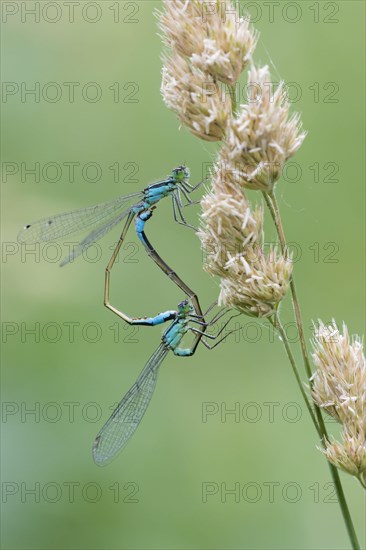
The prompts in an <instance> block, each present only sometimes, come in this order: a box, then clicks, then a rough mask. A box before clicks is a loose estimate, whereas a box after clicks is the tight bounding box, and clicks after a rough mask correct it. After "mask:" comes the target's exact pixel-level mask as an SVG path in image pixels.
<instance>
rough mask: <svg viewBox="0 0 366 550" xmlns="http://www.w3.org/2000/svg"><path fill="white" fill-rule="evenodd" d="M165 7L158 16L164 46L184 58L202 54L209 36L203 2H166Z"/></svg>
mask: <svg viewBox="0 0 366 550" xmlns="http://www.w3.org/2000/svg"><path fill="white" fill-rule="evenodd" d="M163 5H164V11H163V12H160V11H157V12H156V15H157V17H158V18H159V28H160V30H161V32H162V34H161V38H162V39H163V42H164V44H165V45H166V46H168V47H169V48H171V49H172V50H175V51H176V52H177V53H178V54H180V55H181V56H183V57H184V56H185V57H191V55H192V54H193V53H196V52H201V51H202V50H203V41H204V39H205V38H206V36H207V25H206V24H204V23H203V2H202V0H173V1H172V0H164V2H163Z"/></svg>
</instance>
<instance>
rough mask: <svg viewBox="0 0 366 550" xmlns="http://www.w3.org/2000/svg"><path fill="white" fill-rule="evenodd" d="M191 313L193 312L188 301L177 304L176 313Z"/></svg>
mask: <svg viewBox="0 0 366 550" xmlns="http://www.w3.org/2000/svg"><path fill="white" fill-rule="evenodd" d="M191 311H193V307H192V306H191V304H190V303H189V301H188V300H183V302H180V304H178V313H190V312H191Z"/></svg>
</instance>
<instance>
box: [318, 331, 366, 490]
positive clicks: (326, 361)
mask: <svg viewBox="0 0 366 550" xmlns="http://www.w3.org/2000/svg"><path fill="white" fill-rule="evenodd" d="M313 347H314V353H313V358H314V363H315V366H316V367H317V370H316V371H315V373H314V375H313V377H312V382H313V389H312V396H313V399H314V401H315V402H316V403H317V404H318V406H319V407H321V408H322V409H323V410H325V411H326V412H327V413H328V414H330V415H331V416H333V417H334V418H335V419H336V420H337V421H338V422H339V423H340V424H342V427H343V429H342V442H341V443H339V442H337V441H335V442H327V443H326V449H325V450H324V454H325V455H326V457H327V458H328V460H329V461H330V462H332V463H333V464H334V465H335V466H337V467H339V468H342V469H343V470H345V471H347V472H348V473H350V474H351V475H354V476H356V477H358V479H360V481H361V483H362V484H363V485H364V486H365V487H366V363H365V357H364V355H363V345H362V342H361V341H360V339H359V338H358V337H357V336H356V337H354V338H353V339H352V341H351V339H350V337H349V334H348V330H347V326H346V325H345V324H343V334H342V333H341V332H340V331H339V329H338V328H337V325H336V323H335V321H333V322H332V324H330V325H329V326H327V325H325V324H324V323H323V322H322V321H319V325H318V326H317V328H316V333H315V338H314V341H313Z"/></svg>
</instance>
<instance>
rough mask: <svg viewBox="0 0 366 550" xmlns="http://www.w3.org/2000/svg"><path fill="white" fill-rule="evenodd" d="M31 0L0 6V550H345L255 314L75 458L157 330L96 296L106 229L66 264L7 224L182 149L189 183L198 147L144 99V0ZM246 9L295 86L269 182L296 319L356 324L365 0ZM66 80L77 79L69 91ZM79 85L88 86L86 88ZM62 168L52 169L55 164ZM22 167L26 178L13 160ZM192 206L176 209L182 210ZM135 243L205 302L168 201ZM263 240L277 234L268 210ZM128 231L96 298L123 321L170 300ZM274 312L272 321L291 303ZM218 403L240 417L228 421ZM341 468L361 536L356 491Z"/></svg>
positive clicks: (330, 499) (276, 355) (98, 197)
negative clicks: (0, 85)
mask: <svg viewBox="0 0 366 550" xmlns="http://www.w3.org/2000/svg"><path fill="white" fill-rule="evenodd" d="M35 4H37V3H35V2H3V3H2V10H3V12H2V21H3V22H2V46H3V52H2V78H3V81H4V82H5V83H6V87H5V91H6V92H7V94H5V95H4V94H3V98H2V111H3V122H2V129H3V134H4V135H5V133H6V137H5V139H3V143H2V161H3V164H2V240H3V244H2V251H3V254H2V260H3V266H2V269H3V278H2V282H3V287H2V321H3V340H2V399H3V418H2V484H3V485H2V488H3V514H2V517H3V520H2V546H3V548H9V549H10V548H37V549H43V548H44V549H46V548H47V549H48V548H65V549H81V548H94V549H104V548H111V549H132V548H136V549H138V548H144V549H153V548H154V549H161V548H175V549H178V548H179V549H186V548H200V549H208V548H210V549H211V548H213V549H219V548H220V549H229V548H230V549H232V548H258V549H260V548H268V549H272V548H281V549H283V548H299V549H300V548H301V549H305V548H306V549H308V548H314V549H315V548H316V549H320V548H322V549H323V548H332V549H344V548H349V542H348V539H347V535H346V531H345V527H344V525H343V522H342V518H341V514H340V510H339V507H338V505H337V504H336V503H335V502H334V500H335V498H334V492H333V488H332V486H331V485H330V476H329V470H328V467H327V464H326V462H325V460H324V459H323V458H322V456H321V454H320V452H319V451H317V450H316V445H317V444H318V441H317V438H316V434H315V432H314V429H313V427H312V425H311V424H310V421H309V419H308V417H307V414H306V411H305V409H304V407H303V405H302V402H301V399H300V395H299V391H298V388H297V386H296V384H295V382H294V379H293V376H292V373H291V371H290V367H289V364H288V362H287V360H286V357H285V355H284V352H283V349H282V347H281V344H280V342H279V341H278V340H277V339H276V338H273V336H272V334H271V333H270V331H269V329H268V324H267V323H265V322H261V323H256V322H255V321H253V320H251V319H248V318H244V317H243V318H241V321H240V323H241V324H242V331H241V333H240V334H241V336H240V338H239V337H237V336H236V337H235V338H233V337H230V338H229V339H228V341H227V342H226V343H225V344H223V345H222V346H220V347H219V348H217V349H215V351H212V352H208V351H207V350H206V349H205V348H203V347H202V349H201V348H200V349H199V350H198V352H197V354H196V355H195V356H194V357H193V358H191V359H189V360H188V359H187V360H181V359H179V358H175V357H173V356H172V357H170V356H169V357H168V358H167V360H166V362H165V363H164V365H163V367H162V369H161V373H160V380H159V383H158V387H157V390H156V394H155V397H154V399H153V401H152V403H151V406H150V409H149V410H148V413H147V415H146V417H145V419H144V421H143V422H142V424H141V426H140V428H139V430H138V432H137V433H136V435H135V437H134V438H133V440H132V441H131V443H130V444H129V445H128V447H127V448H126V449H125V452H124V453H123V454H122V455H120V456H119V457H118V459H117V460H115V461H114V462H113V463H112V464H111V465H110V466H108V467H107V468H104V469H101V468H98V467H96V466H95V465H94V463H93V461H92V458H91V451H90V449H91V444H92V441H93V439H94V437H95V435H96V433H97V431H98V430H99V428H100V427H101V425H102V423H103V422H104V421H105V420H106V419H107V418H108V416H109V414H110V412H111V407H113V405H114V404H115V403H116V401H118V400H119V399H120V398H121V397H122V396H123V394H124V393H125V391H126V390H127V389H128V388H129V386H130V385H131V384H132V382H133V381H134V380H135V378H136V377H137V375H138V373H139V371H140V369H141V368H142V366H143V365H144V363H145V361H146V359H147V358H148V357H149V356H150V354H151V352H152V351H153V350H154V349H155V347H156V346H157V344H158V342H159V340H160V334H161V328H159V327H156V328H151V329H148V328H145V329H142V328H140V330H132V329H131V328H130V327H125V326H123V325H122V323H119V322H118V320H117V318H116V317H114V316H113V315H112V314H111V313H110V312H108V311H107V310H106V309H105V308H103V306H102V295H103V280H104V267H105V264H106V263H107V260H108V258H109V255H110V253H111V247H112V245H113V243H114V242H115V241H116V239H117V238H118V229H117V230H115V231H114V232H113V233H112V234H110V235H108V237H106V238H105V239H104V240H103V241H102V243H101V244H102V248H101V249H100V250H99V251H100V252H101V257H99V258H98V259H97V261H92V259H91V260H90V261H86V260H84V259H80V260H78V262H77V263H75V265H69V266H67V267H65V268H63V269H59V268H58V262H57V258H56V260H54V258H55V254H56V256H57V253H58V252H59V250H58V249H56V248H51V247H49V248H44V247H43V248H40V249H38V251H37V250H36V253H39V257H35V256H34V255H32V254H30V253H29V254H28V255H26V256H24V254H23V256H22V254H21V251H20V249H19V248H18V245H17V244H16V235H17V233H18V230H19V229H20V228H21V227H22V226H23V225H24V224H25V223H27V222H30V221H32V220H36V219H38V218H41V217H43V216H47V215H48V214H53V213H57V212H62V211H65V210H72V209H76V208H78V207H83V206H88V205H91V204H94V203H98V202H103V201H106V200H109V199H111V198H113V197H115V196H118V195H122V194H127V193H130V192H133V191H137V190H140V189H142V188H143V187H145V186H146V185H147V184H148V183H151V182H152V181H155V180H157V179H159V178H161V177H163V176H165V175H166V174H168V173H169V172H170V170H171V169H172V168H173V167H174V166H176V165H177V164H180V163H182V162H186V163H187V164H188V166H189V167H190V169H191V172H192V182H197V181H199V180H200V179H201V178H202V177H203V176H204V175H205V165H206V164H207V163H209V162H210V160H211V159H212V158H213V156H214V155H215V151H216V150H217V148H216V146H215V145H213V144H207V143H204V142H201V141H199V140H198V139H196V138H194V137H193V136H192V135H190V134H189V133H188V132H187V131H186V130H184V129H181V130H179V124H178V122H177V120H176V119H175V117H174V115H173V113H171V112H169V111H168V110H167V109H166V108H165V107H164V104H163V102H162V99H161V96H160V92H159V88H160V71H161V61H160V55H161V50H162V46H161V42H160V39H159V37H158V35H157V27H156V20H155V18H154V17H153V12H154V10H155V8H159V7H160V2H153V1H145V2H140V1H139V2H135V1H133V2H122V1H121V2H112V1H111V2H110V1H103V2H79V3H77V4H78V5H76V4H75V8H74V9H75V11H74V16H73V22H70V19H72V17H71V12H70V10H71V8H70V6H69V7H68V6H67V5H65V4H66V3H65V2H51V3H48V2H41V3H40V8H39V9H41V12H40V20H39V22H37V21H36V20H35V19H36V16H35V15H32V14H30V13H28V12H27V10H31V9H34V7H35ZM274 4H276V6H275V5H274ZM245 5H247V6H248V8H249V11H250V12H251V13H252V15H253V17H255V19H256V23H255V25H256V27H257V28H258V29H259V30H260V32H261V40H260V42H259V44H258V47H257V50H256V52H255V60H256V61H257V62H258V63H262V64H264V63H268V64H270V68H271V71H272V74H273V78H274V79H275V80H278V79H279V78H280V77H281V78H283V79H285V80H286V81H287V82H291V83H293V85H292V87H291V93H294V96H293V97H296V94H295V91H297V93H298V97H297V99H298V100H297V101H296V102H295V103H294V108H295V109H296V110H298V111H300V112H301V113H302V118H303V123H304V127H305V129H306V130H307V131H308V132H309V135H308V137H307V139H306V141H305V143H304V145H303V147H302V148H301V150H300V152H299V153H298V155H297V156H296V157H295V159H294V163H293V164H292V165H291V167H290V169H289V171H288V173H287V177H286V180H287V181H282V182H281V183H280V184H279V185H278V196H279V200H280V203H281V208H282V212H283V217H284V223H285V227H286V231H287V234H288V240H289V241H291V242H292V243H294V247H296V250H297V252H298V261H297V262H296V266H295V274H296V279H297V285H298V289H299V294H300V298H301V303H302V307H303V314H304V319H305V323H306V327H307V334H308V336H310V335H311V328H310V327H311V319H317V318H318V317H321V318H322V319H323V320H325V321H329V320H330V319H331V318H332V317H334V318H335V319H336V320H337V321H338V322H341V321H342V320H345V321H346V322H347V324H348V327H349V329H350V331H351V332H352V333H355V332H357V333H362V332H363V329H364V327H363V313H364V272H363V262H362V261H361V258H362V255H363V221H364V201H363V199H364V172H363V170H364V168H363V167H364V151H365V143H364V105H363V100H364V11H365V8H364V6H365V5H364V3H363V2H357V1H349V0H347V1H346V2H327V3H325V2H301V3H294V2H291V3H289V2H280V3H262V2H261V3H256V2H251V3H243V4H242V7H243V6H245ZM47 6H48V7H47ZM55 6H56V7H55ZM270 6H272V8H273V9H274V12H273V14H272V15H271V12H270ZM36 9H38V8H37V7H36ZM42 10H44V11H42ZM58 18H59V20H57V19H58ZM94 19H95V22H94V23H93V22H92V20H94ZM297 19H298V20H297ZM52 20H54V22H53V23H52V22H51V21H52ZM291 21H292V22H291ZM271 60H273V63H274V64H275V68H274V66H273V64H272V63H271ZM51 82H53V83H56V85H57V86H56V87H55V86H53V87H52V86H48V87H47V84H48V83H51ZM67 82H78V83H80V85H79V86H76V87H75V98H74V101H73V102H70V101H69V96H68V90H69V89H70V86H71V85H67V84H65V83H67ZM91 82H94V83H97V86H98V89H99V90H101V92H102V96H101V97H100V99H99V100H98V101H95V102H91V101H90V100H91V99H93V97H94V95H93V94H94V92H95V90H96V88H95V87H93V86H89V87H88V86H86V87H85V85H86V84H88V83H91ZM243 82H245V77H244V81H243ZM22 83H23V88H24V86H26V87H27V88H28V89H30V88H32V87H33V88H34V86H37V85H36V84H35V83H39V86H40V97H39V102H38V101H35V98H34V96H32V95H25V96H24V97H22V95H21V89H22ZM116 83H118V85H117V84H116ZM294 83H295V84H294ZM45 85H46V87H45ZM17 86H18V88H19V91H17ZM68 86H69V88H68ZM110 87H113V88H112V89H110ZM117 89H118V90H119V98H118V99H119V100H118V101H115V99H117V97H116V95H115V94H116V90H117ZM57 90H58V92H59V91H60V90H61V96H60V97H59V98H57V97H56V99H58V100H57V101H55V102H50V98H51V99H52V97H55V96H54V94H55V93H56V92H57ZM10 92H12V94H11V93H10ZM58 92H57V93H58ZM42 93H43V94H44V95H45V97H47V98H48V101H47V100H45V99H44V97H43V95H42ZM83 94H84V96H83ZM88 99H89V101H88ZM74 162H75V163H78V164H77V165H75V178H74V181H70V180H71V179H72V178H70V177H69V173H68V166H70V164H64V163H74ZM90 162H93V163H96V164H97V165H98V169H99V170H100V172H101V174H99V176H100V177H99V179H98V177H96V172H95V170H94V168H93V166H89V167H88V163H90ZM9 163H13V164H9ZM22 163H23V165H22ZM35 163H39V167H40V177H39V181H36V179H37V178H35V177H34V175H31V174H30V173H26V172H25V170H26V169H30V168H32V166H33V167H34V165H35ZM47 163H56V164H57V166H59V167H61V173H57V171H56V169H55V165H49V166H48V164H47ZM117 163H118V164H117ZM117 165H118V166H119V175H118V177H117V176H115V174H116V171H115V170H116V166H117ZM111 166H114V167H115V168H114V171H113V170H112V169H111V168H110V167H111ZM11 172H14V173H13V174H11ZM97 176H98V174H97ZM52 179H55V180H57V181H54V182H52V181H50V180H52ZM92 179H98V181H94V182H93V181H91V180H92ZM115 180H117V181H115ZM251 197H252V198H253V199H254V200H255V199H256V196H254V194H251ZM198 212H199V207H198V206H196V207H193V208H192V209H191V210H190V211H189V212H188V214H187V216H188V217H189V219H190V221H191V222H193V223H197V215H198ZM149 236H150V238H151V241H152V242H153V243H154V244H155V245H157V246H158V249H159V251H160V252H161V254H162V255H163V257H164V258H165V259H166V260H167V261H168V262H169V263H170V264H171V265H172V266H174V268H175V269H176V270H177V272H178V273H179V274H181V276H182V277H183V279H185V280H186V281H187V283H188V284H190V285H191V286H192V287H193V288H194V289H195V290H196V291H197V293H198V294H199V296H200V298H201V303H202V304H203V305H204V306H208V305H209V304H210V303H211V302H212V301H213V300H214V299H216V297H217V292H218V282H217V281H215V280H214V279H212V278H209V277H208V276H207V275H206V274H205V273H204V272H203V270H202V253H201V251H200V246H199V241H198V239H197V237H196V236H195V235H194V233H193V232H190V231H189V230H185V229H184V228H182V227H181V226H178V225H177V224H175V223H174V222H173V219H172V215H171V206H170V203H169V201H167V202H166V203H164V204H161V205H159V208H158V211H157V212H156V214H155V216H154V218H153V220H152V221H151V222H150V225H149ZM266 237H267V240H268V241H270V240H273V239H274V238H275V234H274V231H273V227H272V226H271V224H270V223H269V224H268V226H267V233H266ZM70 240H73V239H70ZM127 241H128V243H127V248H126V249H125V252H124V254H125V255H126V256H127V260H128V261H127V260H126V261H125V262H124V263H123V262H122V261H120V262H119V263H118V264H117V265H116V268H115V270H114V271H113V273H112V301H113V303H115V304H117V305H119V306H120V307H122V308H123V309H124V310H125V311H127V312H129V313H130V314H131V315H152V314H155V313H157V312H158V311H161V310H165V309H172V308H175V307H176V304H177V303H178V302H179V301H180V300H181V299H182V294H181V293H180V292H179V291H178V290H177V289H176V288H175V287H174V285H173V284H172V283H171V282H169V280H168V279H167V278H164V276H163V275H162V274H161V273H160V272H159V270H158V269H157V268H156V267H155V266H154V265H153V264H152V262H151V261H149V260H148V259H146V258H145V255H144V253H143V251H141V249H140V248H139V247H138V245H137V243H136V241H135V239H134V236H133V232H131V233H130V235H129V237H128V239H127ZM30 251H31V249H30V248H29V249H28V252H30ZM63 251H64V252H65V251H66V248H65V247H63ZM282 311H283V316H284V320H285V321H287V322H288V321H290V320H291V306H290V304H289V303H288V301H287V302H286V303H285V304H284V305H283V309H282ZM72 327H74V328H73V330H72ZM32 329H35V330H36V334H32V333H31V332H30V331H31V330H32ZM73 331H74V334H73V336H72V334H71V333H72V332H73ZM70 334H71V336H70ZM289 334H290V336H291V335H293V333H291V327H290V330H289ZM296 353H297V351H296ZM235 408H236V411H237V412H238V411H239V416H235V415H233V414H231V415H230V414H225V411H226V412H227V411H228V410H232V409H235ZM31 410H34V411H35V412H34V413H33V414H32V413H31V412H29V411H31ZM205 411H206V412H207V411H211V413H212V414H210V415H209V416H207V415H206V416H204V415H203V413H204V412H205ZM271 411H272V414H270V413H271ZM204 420H205V421H204ZM328 426H329V429H330V430H331V431H332V432H334V433H335V434H337V427H336V426H334V425H332V424H330V423H328ZM341 475H342V480H343V482H344V487H345V491H346V495H347V498H348V501H349V506H350V510H351V513H352V516H353V518H354V521H355V526H356V529H357V532H358V534H359V537H360V541H361V543H362V544H363V545H364V543H365V517H364V514H365V500H364V494H363V493H362V489H361V488H360V486H359V485H358V484H357V483H356V481H354V480H353V479H352V478H351V477H349V476H346V475H343V474H341ZM207 484H209V485H207ZM233 489H234V490H235V491H236V493H234V494H233V493H230V492H229V491H230V490H231V491H232V490H233ZM32 491H33V492H32Z"/></svg>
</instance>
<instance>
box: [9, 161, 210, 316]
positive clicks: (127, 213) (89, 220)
mask: <svg viewBox="0 0 366 550" xmlns="http://www.w3.org/2000/svg"><path fill="white" fill-rule="evenodd" d="M188 180H189V170H188V168H187V167H186V166H178V167H177V168H175V169H174V170H173V171H172V173H171V174H170V176H168V177H167V178H166V179H164V180H162V181H159V182H157V183H154V184H152V185H149V186H148V187H146V188H145V189H143V191H141V192H138V193H132V194H130V195H124V196H121V197H117V198H116V199H114V200H112V201H110V202H106V203H101V204H97V205H95V206H90V207H88V208H84V209H81V210H75V211H73V212H66V213H63V214H58V215H56V216H52V217H49V218H45V219H42V220H39V221H37V222H34V223H31V224H27V225H26V226H25V227H24V228H23V229H22V231H20V233H19V235H18V241H19V242H20V243H27V244H31V243H36V242H42V241H56V240H59V239H61V238H64V237H66V236H68V235H73V234H76V233H79V232H82V231H86V230H90V229H92V231H91V232H90V233H88V235H87V236H86V237H85V238H84V239H82V240H81V241H80V243H79V244H78V245H77V246H76V247H75V248H74V249H73V251H72V252H71V253H70V254H69V255H68V256H67V257H66V258H64V260H63V261H62V262H61V264H60V265H61V266H64V265H66V264H68V263H70V262H72V261H73V260H74V259H75V258H77V257H78V256H80V255H81V254H82V253H83V251H84V250H85V249H86V248H87V247H88V246H89V245H90V244H91V243H95V242H96V241H98V240H99V239H101V238H102V237H103V236H104V235H106V234H107V233H108V232H109V231H111V229H113V228H114V227H115V226H116V225H118V224H119V223H120V222H121V221H122V220H124V219H126V221H125V224H124V226H123V229H122V233H121V236H120V238H119V240H118V243H117V246H116V247H115V250H114V252H113V254H112V257H111V259H110V261H109V262H108V265H107V267H106V270H105V286H104V305H105V306H106V307H107V308H108V309H110V310H111V311H113V312H114V313H115V314H116V315H118V316H119V317H121V318H122V319H123V320H124V321H126V322H127V323H130V324H131V323H132V322H133V317H129V316H128V315H127V314H125V313H124V312H122V311H120V310H119V309H117V308H116V307H114V306H113V305H111V304H110V303H109V287H110V272H111V270H112V267H113V265H114V263H115V260H116V258H117V255H118V253H119V251H120V249H121V246H122V244H123V242H124V239H125V237H126V234H127V231H128V229H129V227H130V225H131V222H132V220H133V219H134V218H135V217H136V230H137V234H138V237H139V239H140V240H141V242H142V243H143V245H144V247H145V249H146V250H147V252H148V254H149V256H150V257H151V258H152V259H153V260H154V262H155V263H156V264H157V265H158V266H159V267H160V269H162V270H163V272H164V273H166V274H167V275H168V276H169V278H170V279H171V280H172V281H173V282H174V283H175V284H176V285H177V286H178V287H179V288H180V289H181V290H183V292H184V293H185V294H186V295H187V296H188V297H189V299H190V300H191V302H192V304H193V306H194V310H195V313H196V315H198V316H202V310H201V307H200V304H199V300H198V298H197V296H196V294H195V292H193V290H191V289H190V288H189V287H188V286H187V285H186V284H185V283H184V281H183V280H182V279H181V278H180V277H179V276H178V275H177V274H176V273H175V271H174V270H173V269H171V268H170V267H169V266H168V264H166V263H165V262H164V260H163V259H162V258H161V257H160V256H159V254H158V253H157V252H156V250H155V249H154V247H153V246H152V245H151V243H150V242H149V241H148V239H147V237H146V235H145V232H144V225H145V223H146V221H147V220H148V219H149V218H150V217H151V215H152V212H153V209H154V208H155V206H156V204H157V203H158V202H159V201H160V200H161V199H163V198H164V197H170V198H171V200H172V204H173V215H174V219H175V221H176V222H177V223H179V224H182V225H185V226H186V227H192V226H191V225H190V224H188V223H187V221H186V219H185V217H184V215H183V212H182V208H183V202H182V196H183V197H184V198H185V199H186V201H187V204H193V203H194V201H192V200H191V199H190V197H189V194H190V193H192V192H193V191H194V190H195V189H197V188H198V187H199V186H200V185H201V183H202V182H200V183H199V184H198V185H196V186H192V185H191V184H190V183H189V181H188ZM128 204H129V206H128ZM193 229H194V228H193Z"/></svg>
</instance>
